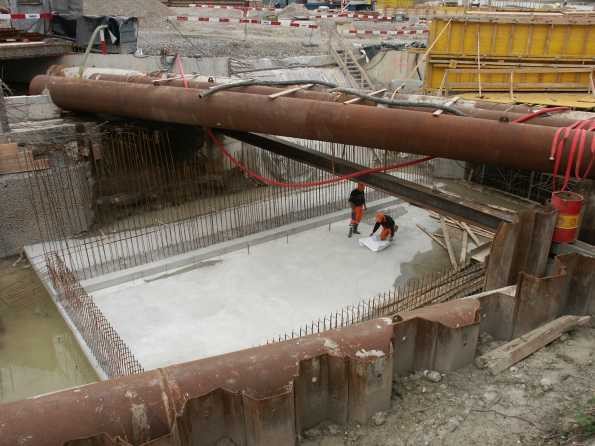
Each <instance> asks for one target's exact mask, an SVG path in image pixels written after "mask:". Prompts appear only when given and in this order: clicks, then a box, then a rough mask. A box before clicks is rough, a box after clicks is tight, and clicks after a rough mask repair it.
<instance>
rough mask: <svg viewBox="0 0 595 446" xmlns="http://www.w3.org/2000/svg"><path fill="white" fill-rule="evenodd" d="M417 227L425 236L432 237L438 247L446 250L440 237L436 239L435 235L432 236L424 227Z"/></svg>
mask: <svg viewBox="0 0 595 446" xmlns="http://www.w3.org/2000/svg"><path fill="white" fill-rule="evenodd" d="M417 227H418V229H419V230H420V231H422V232H423V233H424V234H426V235H427V236H428V237H430V238H431V239H432V240H434V241H435V242H436V244H437V245H438V246H442V247H443V248H444V249H446V245H445V244H444V243H443V242H442V240H440V239H439V238H438V237H436V236H435V235H434V234H432V233H431V232H430V231H428V230H427V229H426V228H424V227H423V226H422V225H417Z"/></svg>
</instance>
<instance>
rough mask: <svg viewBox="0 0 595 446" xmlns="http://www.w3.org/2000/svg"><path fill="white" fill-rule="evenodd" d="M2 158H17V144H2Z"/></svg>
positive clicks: (0, 154)
mask: <svg viewBox="0 0 595 446" xmlns="http://www.w3.org/2000/svg"><path fill="white" fill-rule="evenodd" d="M0 156H1V157H5V156H17V145H16V143H10V144H0Z"/></svg>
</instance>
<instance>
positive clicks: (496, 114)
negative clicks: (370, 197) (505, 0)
mask: <svg viewBox="0 0 595 446" xmlns="http://www.w3.org/2000/svg"><path fill="white" fill-rule="evenodd" d="M89 79H92V80H101V81H112V82H131V83H134V84H151V85H159V86H166V87H180V88H182V87H185V84H184V81H183V80H181V79H171V80H167V81H165V80H159V79H157V78H152V77H150V76H147V75H121V74H104V73H95V74H92V75H91V76H90V77H89ZM156 81H157V84H155V82H156ZM213 85H214V84H212V83H209V82H199V81H188V87H189V88H195V89H198V90H206V89H209V88H211V87H213ZM40 88H41V86H38V87H36V90H35V92H32V94H41V92H42V91H43V90H40ZM228 91H229V92H230V93H251V94H264V95H271V94H275V93H279V92H281V91H283V88H279V87H269V86H265V85H250V86H245V87H238V88H233V89H230V90H228ZM289 96H290V97H294V98H300V99H311V100H315V101H331V102H343V101H346V100H348V99H350V98H352V97H353V96H349V95H345V94H341V93H327V92H324V91H312V90H298V91H295V92H293V93H291V94H290V95H289ZM397 99H402V100H410V101H411V102H412V103H414V102H415V101H416V100H420V101H428V97H423V99H417V98H416V97H415V96H411V97H408V96H407V95H399V96H398V97H397ZM441 102H442V103H445V102H446V100H442V101H441ZM359 105H375V104H374V103H373V102H370V101H365V100H362V101H360V102H359ZM455 107H456V108H458V109H459V110H461V111H462V112H464V113H465V114H467V115H468V116H471V117H473V118H481V119H493V120H497V121H514V120H515V119H518V118H520V117H522V116H524V115H526V114H527V113H529V112H530V109H529V108H528V107H527V110H525V108H519V111H521V110H525V112H524V113H522V112H519V111H515V109H513V110H505V109H502V110H500V109H497V108H494V109H486V108H482V107H479V106H477V107H474V106H470V105H468V103H466V104H457V105H455ZM401 108H406V109H408V110H415V111H420V112H425V113H432V112H433V111H434V110H432V109H430V108H423V107H417V108H416V107H415V106H413V105H412V106H411V107H401ZM509 108H510V107H509ZM575 121H576V120H573V119H568V118H565V117H562V116H559V115H555V114H554V115H551V116H546V115H543V116H538V117H535V118H533V119H531V120H530V121H527V124H535V125H547V126H551V127H565V126H568V125H571V124H573V123H574V122H575Z"/></svg>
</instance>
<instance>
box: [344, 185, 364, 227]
mask: <svg viewBox="0 0 595 446" xmlns="http://www.w3.org/2000/svg"><path fill="white" fill-rule="evenodd" d="M365 191H366V185H365V184H364V183H357V187H356V188H355V189H353V190H352V191H351V194H349V204H350V206H351V223H350V224H349V233H348V234H347V237H351V236H352V235H353V234H360V232H359V231H358V230H357V227H358V226H359V223H360V222H361V221H362V218H363V216H364V210H366V193H365Z"/></svg>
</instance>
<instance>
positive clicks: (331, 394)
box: [294, 356, 349, 432]
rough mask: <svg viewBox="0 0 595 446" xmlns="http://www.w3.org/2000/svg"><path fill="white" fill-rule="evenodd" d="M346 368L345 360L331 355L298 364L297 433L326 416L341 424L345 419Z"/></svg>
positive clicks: (346, 407)
mask: <svg viewBox="0 0 595 446" xmlns="http://www.w3.org/2000/svg"><path fill="white" fill-rule="evenodd" d="M348 368H349V365H348V364H347V362H346V361H345V360H344V359H342V358H335V357H332V356H321V357H319V358H312V359H311V360H308V361H302V362H301V363H300V375H299V377H298V378H296V380H295V386H294V392H295V404H296V414H297V417H296V426H297V430H298V432H302V431H304V430H306V429H309V428H311V427H314V426H316V425H317V424H318V422H319V421H318V420H320V419H321V418H324V417H325V416H328V418H329V421H332V422H333V423H337V424H340V425H342V424H345V423H346V422H347V419H348V411H347V409H348V400H349V385H348V383H349V380H348Z"/></svg>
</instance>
